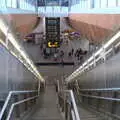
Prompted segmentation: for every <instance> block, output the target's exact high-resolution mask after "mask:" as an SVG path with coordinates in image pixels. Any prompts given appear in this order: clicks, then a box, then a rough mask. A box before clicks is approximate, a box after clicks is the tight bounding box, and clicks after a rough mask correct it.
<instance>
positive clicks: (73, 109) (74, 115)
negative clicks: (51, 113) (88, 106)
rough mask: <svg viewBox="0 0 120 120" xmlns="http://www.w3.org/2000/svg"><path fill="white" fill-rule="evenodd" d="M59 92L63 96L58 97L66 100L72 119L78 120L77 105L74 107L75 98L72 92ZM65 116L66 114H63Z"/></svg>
mask: <svg viewBox="0 0 120 120" xmlns="http://www.w3.org/2000/svg"><path fill="white" fill-rule="evenodd" d="M59 92H60V93H63V96H62V95H60V98H62V99H63V101H64V100H65V99H66V101H67V103H68V104H69V105H70V107H71V116H72V119H73V120H80V116H79V113H78V109H77V105H76V102H75V97H74V94H73V91H72V90H63V91H59ZM59 92H58V94H59ZM67 95H68V96H69V97H68V96H67ZM71 105H72V106H71ZM64 107H65V106H64ZM65 114H67V113H65Z"/></svg>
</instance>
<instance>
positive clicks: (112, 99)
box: [80, 94, 120, 102]
mask: <svg viewBox="0 0 120 120" xmlns="http://www.w3.org/2000/svg"><path fill="white" fill-rule="evenodd" d="M80 95H81V96H84V97H90V98H95V99H101V100H109V101H116V102H120V98H111V97H99V96H94V95H84V94H80Z"/></svg>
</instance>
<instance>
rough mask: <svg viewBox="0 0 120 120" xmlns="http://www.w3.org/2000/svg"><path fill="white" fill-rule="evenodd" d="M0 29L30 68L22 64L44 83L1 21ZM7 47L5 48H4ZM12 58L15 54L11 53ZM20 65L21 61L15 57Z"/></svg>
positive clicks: (0, 20)
mask: <svg viewBox="0 0 120 120" xmlns="http://www.w3.org/2000/svg"><path fill="white" fill-rule="evenodd" d="M0 29H1V31H2V32H3V33H4V34H5V35H6V36H7V37H8V40H9V41H10V42H11V43H12V44H13V46H14V47H15V48H16V50H18V52H19V53H20V54H21V56H22V57H23V58H24V59H25V60H26V62H27V63H28V64H29V65H30V67H28V66H27V64H24V65H25V66H26V67H27V68H28V69H29V70H30V71H31V72H33V73H34V75H35V76H36V77H37V78H39V79H40V80H41V81H42V82H43V81H44V79H43V78H42V76H41V75H40V73H39V71H38V70H37V69H36V67H35V66H34V65H33V62H32V61H31V60H30V59H29V58H28V56H27V55H26V53H25V52H24V51H23V50H22V48H21V46H20V45H19V44H18V43H17V41H16V40H15V37H14V36H13V34H12V33H8V27H7V26H6V25H5V23H4V22H3V20H2V19H0ZM0 42H1V43H2V44H3V45H4V46H5V44H4V43H3V41H2V40H1V41H0ZM6 47H7V46H6ZM12 54H13V55H14V56H16V54H14V53H12ZM17 58H18V59H19V60H20V61H21V62H22V63H23V61H22V60H21V59H20V58H19V57H17Z"/></svg>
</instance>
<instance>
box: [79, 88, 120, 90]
mask: <svg viewBox="0 0 120 120" xmlns="http://www.w3.org/2000/svg"><path fill="white" fill-rule="evenodd" d="M119 90H120V88H99V89H79V91H119Z"/></svg>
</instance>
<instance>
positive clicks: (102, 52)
mask: <svg viewBox="0 0 120 120" xmlns="http://www.w3.org/2000/svg"><path fill="white" fill-rule="evenodd" d="M119 39H120V30H118V31H117V32H116V33H115V34H114V35H113V36H112V38H111V39H109V41H108V42H106V44H104V45H103V46H102V47H101V48H100V49H99V50H98V51H96V52H95V53H94V54H93V55H92V56H91V57H90V58H89V59H88V60H86V61H85V62H84V63H83V64H82V65H81V66H80V67H79V68H78V69H77V70H75V71H74V72H73V73H72V74H71V75H70V76H69V77H68V78H66V82H70V81H71V80H74V79H75V78H76V77H77V76H79V75H80V74H82V73H83V72H85V69H87V68H89V67H90V66H92V65H94V64H95V63H96V62H97V61H98V60H100V59H103V58H105V57H106V55H107V54H109V53H110V52H111V51H112V48H113V45H114V47H115V48H117V47H119V46H120V40H119ZM97 58H99V59H97Z"/></svg>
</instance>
